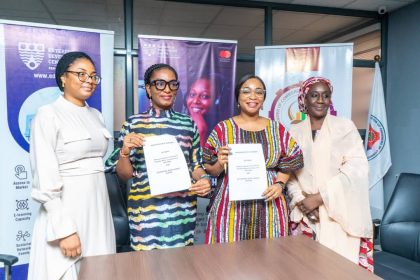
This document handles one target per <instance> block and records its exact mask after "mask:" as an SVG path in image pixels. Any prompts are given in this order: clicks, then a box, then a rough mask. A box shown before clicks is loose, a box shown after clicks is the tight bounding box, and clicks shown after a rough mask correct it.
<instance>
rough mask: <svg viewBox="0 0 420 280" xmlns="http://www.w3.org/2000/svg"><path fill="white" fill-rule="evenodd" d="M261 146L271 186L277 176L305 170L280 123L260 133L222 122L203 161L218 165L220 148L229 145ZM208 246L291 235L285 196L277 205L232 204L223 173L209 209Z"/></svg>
mask: <svg viewBox="0 0 420 280" xmlns="http://www.w3.org/2000/svg"><path fill="white" fill-rule="evenodd" d="M238 143H261V144H262V147H263V153H264V158H265V162H266V168H267V179H268V182H269V184H270V185H271V184H272V183H273V182H274V180H275V179H276V177H277V172H279V171H281V172H284V173H289V172H291V171H294V170H297V169H300V168H302V167H303V156H302V152H301V150H300V148H299V146H298V145H297V144H296V142H295V141H294V140H293V138H292V137H291V136H290V135H289V133H288V132H287V131H286V129H285V128H284V127H283V126H282V125H281V124H280V123H278V122H275V121H270V123H269V125H268V126H267V127H266V128H265V129H264V130H261V131H255V132H253V131H245V130H243V129H241V128H240V127H238V126H237V125H236V123H235V122H234V120H233V119H232V118H230V119H228V120H225V121H223V122H220V123H219V124H218V125H217V126H216V127H215V128H214V130H213V131H212V132H211V134H210V136H209V138H208V140H207V143H206V145H205V148H204V151H203V161H204V162H206V163H211V164H213V163H215V162H216V161H217V153H218V150H219V148H221V147H222V146H225V145H227V144H238ZM209 207H210V208H209V209H210V211H209V214H208V223H207V230H206V243H222V242H233V241H238V240H247V239H259V238H273V237H279V236H286V235H288V231H289V228H288V205H287V202H286V199H285V197H284V195H283V194H282V195H281V196H280V197H279V198H277V199H275V200H274V201H270V202H265V201H264V200H263V199H261V200H248V201H229V178H228V174H224V172H223V173H222V174H221V175H220V176H219V178H218V188H217V189H216V191H215V194H214V195H213V197H212V198H211V202H210V205H209Z"/></svg>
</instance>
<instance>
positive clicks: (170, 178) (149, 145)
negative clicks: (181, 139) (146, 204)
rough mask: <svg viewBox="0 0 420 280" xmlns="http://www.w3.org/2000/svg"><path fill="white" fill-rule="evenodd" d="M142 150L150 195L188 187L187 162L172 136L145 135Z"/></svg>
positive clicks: (189, 184) (189, 179)
mask: <svg viewBox="0 0 420 280" xmlns="http://www.w3.org/2000/svg"><path fill="white" fill-rule="evenodd" d="M143 150H144V157H145V160H146V167H147V175H148V177H149V183H150V193H151V194H152V195H158V194H165V193H171V192H175V191H181V190H186V189H188V188H190V186H191V178H190V174H189V171H188V166H187V162H186V161H185V157H184V154H183V153H182V150H181V147H180V146H179V144H178V142H177V141H176V139H175V137H174V136H171V135H160V136H151V137H147V138H146V141H145V145H144V147H143Z"/></svg>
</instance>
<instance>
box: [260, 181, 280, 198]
mask: <svg viewBox="0 0 420 280" xmlns="http://www.w3.org/2000/svg"><path fill="white" fill-rule="evenodd" d="M282 192H283V187H282V186H281V185H280V184H274V185H271V186H269V187H268V188H267V189H266V190H265V191H264V192H263V197H264V199H265V201H266V202H267V201H272V200H274V199H276V198H277V197H279V196H280V195H281V193H282Z"/></svg>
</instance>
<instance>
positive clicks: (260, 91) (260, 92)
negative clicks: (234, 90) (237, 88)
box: [241, 87, 265, 97]
mask: <svg viewBox="0 0 420 280" xmlns="http://www.w3.org/2000/svg"><path fill="white" fill-rule="evenodd" d="M252 92H254V93H255V95H256V96H258V97H263V96H264V94H265V89H262V88H256V89H254V90H253V89H251V88H249V87H244V88H241V93H242V94H245V95H246V96H250V95H251V93H252Z"/></svg>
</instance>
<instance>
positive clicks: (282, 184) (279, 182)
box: [273, 181, 286, 190]
mask: <svg viewBox="0 0 420 280" xmlns="http://www.w3.org/2000/svg"><path fill="white" fill-rule="evenodd" d="M275 184H279V185H280V187H281V188H282V189H283V190H284V189H285V188H286V183H285V182H283V181H274V183H273V185H275Z"/></svg>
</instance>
